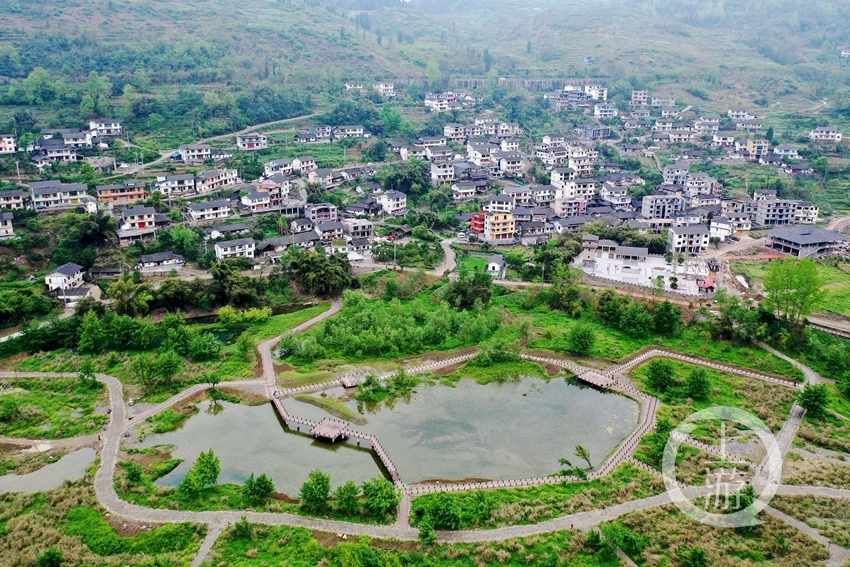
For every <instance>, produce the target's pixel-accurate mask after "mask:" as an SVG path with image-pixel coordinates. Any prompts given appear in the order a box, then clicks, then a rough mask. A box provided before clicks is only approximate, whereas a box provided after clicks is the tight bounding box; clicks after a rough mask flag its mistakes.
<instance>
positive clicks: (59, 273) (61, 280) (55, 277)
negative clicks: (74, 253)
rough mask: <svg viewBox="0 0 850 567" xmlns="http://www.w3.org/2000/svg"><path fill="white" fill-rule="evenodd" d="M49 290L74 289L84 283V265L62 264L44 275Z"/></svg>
mask: <svg viewBox="0 0 850 567" xmlns="http://www.w3.org/2000/svg"><path fill="white" fill-rule="evenodd" d="M44 283H45V284H47V289H48V290H49V291H56V290H57V289H60V290H64V289H73V288H77V287H80V286H81V285H83V267H82V266H80V265H77V264H72V263H68V264H62V265H61V266H59V267H58V268H56V269H55V270H53V271H51V272H48V273H47V275H46V276H44Z"/></svg>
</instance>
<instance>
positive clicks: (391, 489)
mask: <svg viewBox="0 0 850 567" xmlns="http://www.w3.org/2000/svg"><path fill="white" fill-rule="evenodd" d="M363 494H364V495H365V496H366V500H365V502H364V504H365V506H366V509H367V510H369V511H370V512H371V513H372V514H374V515H375V516H377V517H384V516H387V515H389V514H391V513H393V512H394V511H395V510H396V508H398V504H399V502H400V501H401V496H400V495H399V493H398V490H397V489H396V487H395V485H394V484H393V483H392V482H390V481H389V480H387V479H385V478H383V477H376V478H373V479H372V480H370V481H369V482H364V483H363Z"/></svg>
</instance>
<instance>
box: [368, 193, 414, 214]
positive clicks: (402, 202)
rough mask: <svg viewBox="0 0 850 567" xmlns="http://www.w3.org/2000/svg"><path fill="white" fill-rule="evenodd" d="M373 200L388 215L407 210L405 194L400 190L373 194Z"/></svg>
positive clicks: (402, 212)
mask: <svg viewBox="0 0 850 567" xmlns="http://www.w3.org/2000/svg"><path fill="white" fill-rule="evenodd" d="M375 201H376V202H377V203H378V204H379V205H381V208H383V209H384V213H386V214H388V215H392V216H399V215H403V214H405V213H406V212H407V195H405V194H404V193H402V192H401V191H389V192H387V193H381V194H379V195H376V196H375Z"/></svg>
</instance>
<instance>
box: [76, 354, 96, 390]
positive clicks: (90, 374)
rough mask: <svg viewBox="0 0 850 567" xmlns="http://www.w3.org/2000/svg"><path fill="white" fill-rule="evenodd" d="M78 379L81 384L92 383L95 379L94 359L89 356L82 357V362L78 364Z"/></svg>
mask: <svg viewBox="0 0 850 567" xmlns="http://www.w3.org/2000/svg"><path fill="white" fill-rule="evenodd" d="M79 379H80V382H82V383H83V384H94V382H95V381H96V380H97V379H96V378H95V367H94V361H93V360H92V359H91V358H88V357H86V358H84V359H83V362H82V364H80V374H79Z"/></svg>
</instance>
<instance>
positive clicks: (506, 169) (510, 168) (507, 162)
mask: <svg viewBox="0 0 850 567" xmlns="http://www.w3.org/2000/svg"><path fill="white" fill-rule="evenodd" d="M493 159H494V160H498V165H499V171H501V172H502V173H503V174H504V175H508V176H510V177H521V176H522V173H523V169H524V168H523V165H522V156H521V155H520V154H518V153H515V152H496V153H495V154H493Z"/></svg>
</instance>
